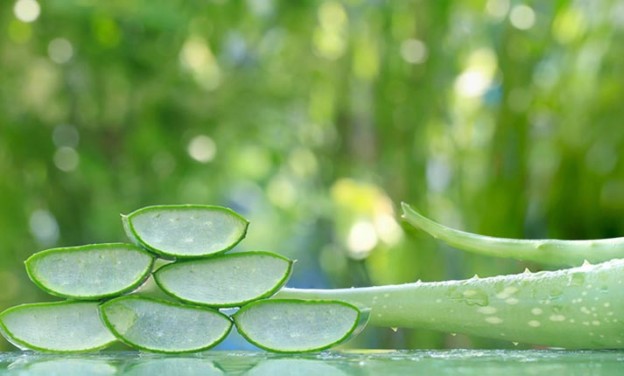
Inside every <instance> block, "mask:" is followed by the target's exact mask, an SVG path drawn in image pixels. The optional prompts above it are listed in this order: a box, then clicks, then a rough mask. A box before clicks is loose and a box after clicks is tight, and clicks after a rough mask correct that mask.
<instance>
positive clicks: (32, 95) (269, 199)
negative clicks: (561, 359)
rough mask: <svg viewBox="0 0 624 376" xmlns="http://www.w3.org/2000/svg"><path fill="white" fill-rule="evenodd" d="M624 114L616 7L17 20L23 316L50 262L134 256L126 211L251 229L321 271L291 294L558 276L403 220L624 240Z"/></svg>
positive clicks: (1, 131) (5, 19)
mask: <svg viewBox="0 0 624 376" xmlns="http://www.w3.org/2000/svg"><path fill="white" fill-rule="evenodd" d="M622 98H624V2H622V1H616V0H613V1H609V0H601V1H568V0H553V1H528V2H524V1H516V0H487V1H485V0H465V1H445V0H420V1H418V0H411V1H382V0H350V1H342V2H340V1H286V0H247V1H226V0H218V1H195V0H167V1H160V0H159V1H147V0H134V1H122V0H111V1H103V2H102V1H95V0H47V1H41V2H39V3H37V2H36V1H35V0H18V1H15V0H10V1H3V2H1V3H0V309H4V308H6V307H8V306H11V305H15V304H18V303H23V302H34V301H42V300H51V299H52V298H51V297H48V296H46V295H44V294H43V293H42V292H40V291H38V290H37V289H36V288H35V287H34V285H33V284H32V283H30V282H29V281H28V278H27V276H26V273H25V271H24V268H23V264H22V263H23V260H24V259H25V258H27V257H28V256H29V255H31V254H32V253H33V252H36V251H38V250H41V249H45V248H50V247H56V246H69V245H79V244H86V243H96V242H111V241H123V240H125V236H124V234H123V230H122V226H121V223H120V220H119V213H128V212H130V211H132V210H135V209H137V208H140V207H142V206H146V205H151V204H174V203H203V204H218V205H225V206H229V207H232V208H233V209H235V210H237V211H239V212H240V213H241V214H243V215H244V216H245V217H247V218H248V219H249V220H250V221H251V226H250V229H249V234H248V237H247V239H246V240H245V241H244V242H243V243H242V244H241V245H240V246H239V247H238V249H242V250H256V249H261V250H271V251H275V252H279V253H281V254H284V255H286V256H288V257H292V258H295V259H297V260H298V262H297V264H296V268H295V272H294V275H293V278H292V280H291V282H290V283H289V285H290V286H297V287H328V288H329V287H349V286H367V285H372V284H387V283H403V282H410V281H415V280H418V279H422V280H424V281H434V280H443V279H459V278H467V277H470V276H472V275H473V274H475V273H477V274H479V275H480V276H482V277H484V276H491V275H496V274H501V273H515V272H521V271H522V270H524V268H525V267H529V268H530V269H531V270H537V269H538V268H539V267H538V266H537V265H529V264H526V263H521V262H518V261H513V260H498V259H492V258H486V257H478V256H474V255H468V254H464V253H461V252H459V251H456V250H454V249H450V248H449V247H446V246H444V245H443V244H440V243H438V242H435V241H433V240H432V239H430V238H429V237H427V236H425V235H424V234H422V233H420V232H418V231H415V230H411V229H409V228H407V227H405V225H404V224H403V223H401V221H400V219H399V214H400V213H398V208H399V205H398V204H399V203H400V201H406V202H409V203H411V204H413V205H415V206H416V207H418V208H419V209H421V210H422V211H423V212H424V213H426V214H427V215H429V216H430V217H432V218H434V219H436V220H438V221H440V222H443V223H445V224H447V225H451V226H453V227H457V228H461V229H466V230H470V231H474V232H478V233H482V234H488V235H494V236H505V237H524V238H565V239H586V238H602V237H613V236H620V235H623V234H624V220H622V218H623V215H622V214H623V213H624V163H623V162H622V160H621V158H620V157H621V154H622V153H621V150H622V147H623V146H624V145H623V144H624V124H623V121H624V106H623V105H622ZM423 309H426V307H423ZM232 346H235V345H232ZM348 346H351V347H371V348H444V347H512V346H513V345H512V344H511V343H503V342H496V341H486V340H483V339H479V338H471V337H466V336H461V335H452V334H442V333H434V332H428V331H420V330H409V331H408V330H398V331H397V332H394V331H391V330H389V329H383V330H381V329H373V328H371V329H370V330H367V332H366V333H365V335H364V336H362V337H361V338H358V339H357V341H354V342H351V343H350V344H349V345H348ZM10 348H11V347H10V346H9V345H8V344H7V343H6V342H0V350H8V349H10Z"/></svg>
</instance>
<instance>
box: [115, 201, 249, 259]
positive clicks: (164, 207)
mask: <svg viewBox="0 0 624 376" xmlns="http://www.w3.org/2000/svg"><path fill="white" fill-rule="evenodd" d="M178 209H182V210H186V209H209V210H219V211H223V212H227V213H228V214H230V215H233V216H234V217H236V218H238V219H240V220H241V221H242V222H243V223H244V224H245V226H244V227H243V231H242V233H241V235H240V237H239V238H238V239H237V240H236V241H234V242H233V243H232V244H230V245H229V246H228V247H226V248H224V249H221V250H219V251H216V252H211V253H204V254H198V255H181V254H176V253H171V252H167V251H164V250H162V249H158V248H155V247H152V246H151V245H149V244H147V243H146V242H145V241H143V239H142V238H141V237H140V236H139V234H138V233H137V231H136V229H135V228H134V225H133V224H132V217H133V216H135V215H137V214H142V213H144V212H149V211H154V210H178ZM123 221H126V224H125V226H126V225H127V227H128V229H129V230H130V232H131V233H132V238H134V239H132V240H133V241H134V240H136V241H137V242H139V243H140V245H141V246H142V247H144V248H145V249H147V250H149V251H151V252H154V253H156V254H157V255H159V256H161V257H165V258H169V257H174V258H176V259H196V258H208V257H213V256H218V255H221V254H223V253H225V252H227V251H229V250H230V249H232V248H234V247H235V246H236V245H238V244H239V243H240V242H241V241H242V240H243V239H245V236H247V230H248V229H249V221H248V220H247V219H246V218H245V217H243V216H242V215H240V214H238V213H237V212H235V211H234V210H232V209H230V208H227V207H225V206H219V205H199V204H184V205H153V206H146V207H143V208H141V209H137V210H135V211H133V212H132V213H129V214H127V215H124V214H122V222H123ZM128 237H131V236H128Z"/></svg>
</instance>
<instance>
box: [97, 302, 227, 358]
mask: <svg viewBox="0 0 624 376" xmlns="http://www.w3.org/2000/svg"><path fill="white" fill-rule="evenodd" d="M100 310H101V313H102V318H103V320H104V322H106V325H107V326H108V327H109V328H110V329H111V331H112V332H113V333H114V334H115V335H116V336H117V337H118V338H119V339H120V340H122V341H123V342H125V343H127V344H128V345H130V346H133V347H136V348H138V349H143V350H148V351H154V352H162V353H183V352H191V351H201V350H206V349H208V348H210V347H212V346H214V345H216V344H217V343H219V342H221V341H222V340H223V339H224V338H225V337H226V336H227V334H228V333H229V332H230V329H231V327H232V321H231V320H230V319H229V318H228V317H227V316H225V315H223V314H221V313H219V312H217V311H214V310H212V309H209V308H201V307H194V306H188V305H180V304H175V303H171V302H167V301H164V300H157V299H152V298H146V297H141V296H137V295H131V296H124V297H121V298H117V299H113V300H111V301H108V302H106V303H104V304H102V306H101V308H100Z"/></svg>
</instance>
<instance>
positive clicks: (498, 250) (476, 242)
mask: <svg viewBox="0 0 624 376" xmlns="http://www.w3.org/2000/svg"><path fill="white" fill-rule="evenodd" d="M401 205H402V208H403V218H404V219H405V220H406V221H407V222H408V223H409V224H411V225H412V226H414V227H416V228H418V229H421V230H423V231H425V232H427V233H429V234H430V235H431V236H433V237H434V238H437V239H440V240H442V241H443V242H445V243H447V244H449V245H451V246H453V247H456V248H458V249H462V250H465V251H469V252H474V253H478V254H482V255H489V256H495V257H509V258H515V259H518V260H526V261H534V262H538V263H542V264H551V265H569V266H578V265H580V264H582V263H583V261H584V260H588V261H590V262H595V263H598V262H603V261H608V260H612V259H614V258H624V237H621V238H612V239H596V240H556V239H540V240H525V239H506V238H497V237H492V236H484V235H478V234H473V233H470V232H465V231H459V230H456V229H452V228H450V227H446V226H444V225H441V224H439V223H437V222H434V221H432V220H431V219H428V218H427V217H425V216H423V215H422V214H420V213H419V212H417V211H416V210H414V209H413V208H412V207H411V206H409V205H408V204H406V203H402V204H401Z"/></svg>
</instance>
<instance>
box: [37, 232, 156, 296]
mask: <svg viewBox="0 0 624 376" xmlns="http://www.w3.org/2000/svg"><path fill="white" fill-rule="evenodd" d="M153 264H154V257H153V256H152V255H151V254H150V253H148V252H146V251H144V250H143V249H141V248H138V247H136V246H133V245H131V244H123V243H107V244H91V245H85V246H79V247H65V248H53V249H48V250H45V251H41V252H37V253H35V254H34V255H32V256H30V257H29V258H28V259H27V260H26V261H25V265H26V271H27V273H28V276H29V277H30V279H31V280H32V281H33V282H34V283H35V284H36V285H37V286H38V287H39V288H40V289H42V290H43V291H45V292H47V293H49V294H51V295H54V296H59V297H62V298H69V299H78V300H98V299H103V298H109V297H114V296H118V295H121V294H124V293H127V292H129V291H132V290H134V289H136V288H137V287H139V286H140V285H141V284H142V283H143V282H145V280H146V279H147V278H148V277H149V275H150V272H151V270H152V266H153Z"/></svg>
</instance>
